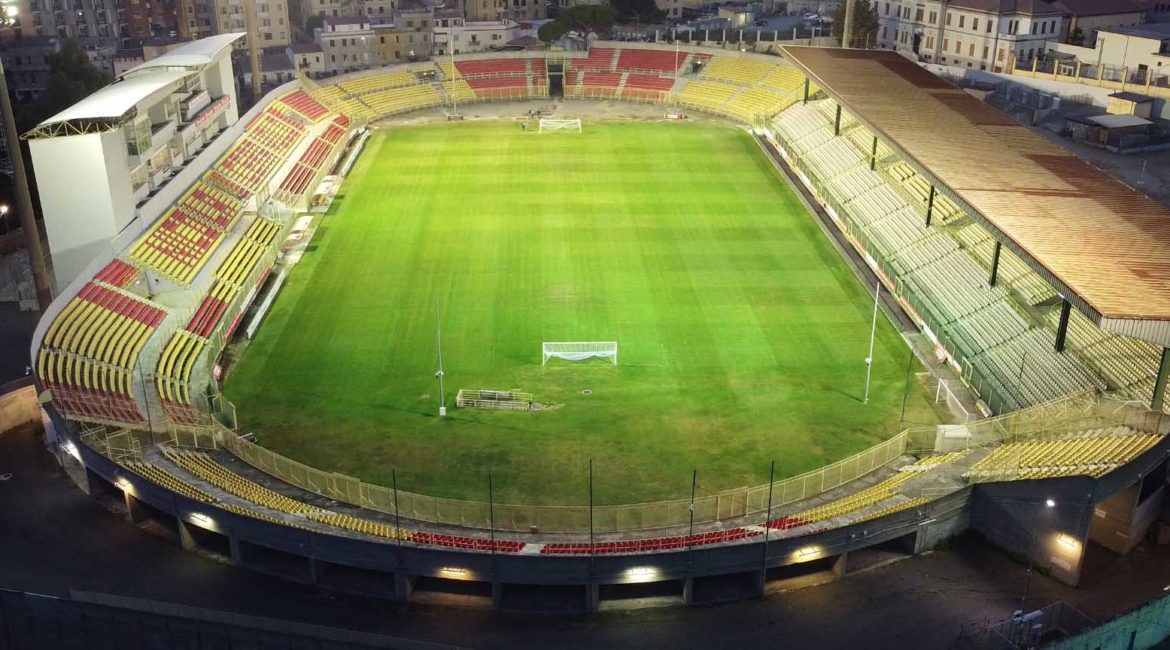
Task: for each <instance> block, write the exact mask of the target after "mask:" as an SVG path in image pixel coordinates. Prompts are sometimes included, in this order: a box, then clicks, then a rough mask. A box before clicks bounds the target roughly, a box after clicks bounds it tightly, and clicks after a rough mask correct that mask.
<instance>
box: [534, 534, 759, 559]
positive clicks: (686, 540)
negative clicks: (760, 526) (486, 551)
mask: <svg viewBox="0 0 1170 650" xmlns="http://www.w3.org/2000/svg"><path fill="white" fill-rule="evenodd" d="M763 534H764V532H763V531H762V530H755V529H748V528H732V529H730V530H719V531H713V532H709V533H696V534H694V535H675V536H673V537H653V538H650V539H632V540H627V541H620V542H597V543H595V544H592V545H590V544H574V543H552V544H545V545H544V546H543V547H541V549H540V552H541V554H544V555H590V554H595V555H611V554H615V553H654V552H660V551H670V550H677V549H681V548H689V547H693V546H707V545H710V544H726V543H728V542H734V541H738V540H742V539H748V538H750V537H756V536H758V535H763Z"/></svg>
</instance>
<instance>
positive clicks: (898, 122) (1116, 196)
mask: <svg viewBox="0 0 1170 650" xmlns="http://www.w3.org/2000/svg"><path fill="white" fill-rule="evenodd" d="M781 49H782V51H783V53H784V55H785V56H786V57H787V58H788V59H789V60H790V61H792V62H793V63H794V64H795V65H796V66H797V67H798V68H800V69H801V70H802V71H804V73H805V74H806V75H807V76H808V77H809V78H810V79H811V80H812V82H813V83H815V84H816V85H817V87H819V88H822V89H823V90H824V91H825V92H826V93H828V94H829V95H830V96H831V97H833V98H834V99H835V100H836V101H837V102H838V103H840V104H841V105H842V106H843V107H845V108H846V109H848V110H849V111H850V112H851V113H852V114H853V115H854V116H855V117H856V118H857V119H858V120H860V121H861V122H862V123H864V124H866V125H867V126H868V127H869V128H870V130H871V131H872V132H873V133H874V134H876V135H878V136H879V137H881V138H882V139H884V140H885V141H886V142H887V144H889V146H890V147H891V148H892V149H893V150H894V151H896V152H898V153H899V154H900V155H901V156H902V157H903V158H904V159H905V160H906V161H907V162H908V163H910V164H911V165H912V166H914V167H915V168H917V169H918V171H919V172H921V173H922V174H924V175H925V176H926V177H927V178H929V179H932V182H933V183H934V185H935V186H936V187H938V189H939V191H941V192H943V193H944V194H945V195H946V196H948V198H951V199H953V200H955V201H956V202H957V203H958V204H959V205H960V206H962V207H964V208H965V209H966V210H967V212H968V213H969V214H971V215H972V216H973V217H974V218H975V219H976V220H977V221H979V222H980V223H981V224H982V225H983V226H984V227H985V228H987V229H988V230H989V231H990V232H991V233H992V235H994V236H995V237H996V238H997V239H999V240H1000V241H1001V242H1003V244H1004V245H1005V246H1007V247H1008V248H1009V249H1011V250H1012V251H1013V252H1015V253H1016V254H1017V255H1018V256H1020V257H1021V259H1023V260H1024V261H1025V262H1026V263H1027V264H1028V265H1030V266H1031V267H1032V268H1033V269H1035V270H1036V271H1037V272H1038V273H1040V274H1041V276H1043V277H1044V278H1045V279H1047V280H1048V281H1049V282H1050V283H1051V284H1052V286H1053V287H1054V288H1055V289H1056V290H1057V291H1059V292H1060V293H1061V294H1062V295H1063V296H1064V297H1065V298H1066V299H1068V300H1069V301H1070V302H1071V303H1072V304H1073V305H1075V306H1076V307H1077V308H1078V309H1080V310H1081V311H1082V312H1084V313H1085V314H1086V315H1087V316H1088V317H1089V318H1091V319H1092V320H1093V321H1094V322H1096V323H1098V324H1099V325H1100V326H1101V327H1102V328H1104V329H1107V330H1111V331H1114V332H1117V333H1120V334H1125V335H1127V336H1132V337H1135V338H1141V339H1144V340H1147V341H1151V342H1154V343H1157V344H1159V345H1163V346H1170V208H1167V206H1165V205H1163V204H1162V203H1159V202H1157V201H1155V200H1153V199H1151V198H1150V197H1148V196H1146V195H1145V194H1143V193H1141V192H1139V191H1137V190H1135V189H1133V188H1131V187H1129V186H1127V185H1125V184H1124V183H1122V182H1120V181H1118V180H1117V179H1115V178H1113V177H1111V176H1109V175H1108V174H1106V173H1105V172H1103V171H1101V170H1100V169H1097V168H1096V167H1094V166H1092V165H1090V164H1089V163H1087V162H1085V161H1084V160H1081V159H1080V158H1077V157H1076V156H1074V155H1072V154H1070V153H1069V152H1067V151H1065V150H1064V149H1062V148H1061V147H1060V146H1058V145H1056V144H1053V143H1051V142H1049V141H1048V140H1046V139H1044V138H1042V137H1041V136H1039V135H1037V134H1036V133H1034V132H1032V131H1031V130H1030V129H1028V128H1027V127H1025V126H1023V125H1021V124H1019V123H1018V122H1016V121H1014V120H1012V119H1011V118H1009V117H1007V116H1006V115H1004V114H1002V113H1000V112H998V111H997V110H995V109H994V108H992V107H990V106H988V105H986V104H984V103H982V102H980V101H979V100H978V99H976V98H974V97H972V96H971V95H969V94H967V93H966V92H964V91H962V90H960V89H959V88H957V87H955V86H953V85H952V84H950V83H947V82H946V81H944V80H942V79H939V78H938V77H936V76H934V75H933V74H931V73H930V72H928V71H926V70H924V69H923V68H921V67H919V66H918V64H916V63H914V62H912V61H910V60H908V59H905V58H903V57H902V56H900V55H898V54H897V53H895V52H888V51H863V50H843V49H822V48H808V47H783V48H781Z"/></svg>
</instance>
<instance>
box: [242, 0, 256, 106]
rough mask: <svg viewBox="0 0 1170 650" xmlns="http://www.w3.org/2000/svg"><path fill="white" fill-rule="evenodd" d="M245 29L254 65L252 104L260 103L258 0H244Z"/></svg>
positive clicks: (250, 57) (251, 61)
mask: <svg viewBox="0 0 1170 650" xmlns="http://www.w3.org/2000/svg"><path fill="white" fill-rule="evenodd" d="M243 9H244V31H246V32H247V33H248V59H249V62H250V63H251V66H252V105H256V104H259V103H260V45H259V41H260V34H259V32H258V31H257V29H256V0H244V7H243Z"/></svg>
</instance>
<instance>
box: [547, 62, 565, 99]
mask: <svg viewBox="0 0 1170 650" xmlns="http://www.w3.org/2000/svg"><path fill="white" fill-rule="evenodd" d="M548 96H549V97H559V98H562V99H563V98H564V96H565V64H564V63H552V62H551V61H550V62H549V63H548Z"/></svg>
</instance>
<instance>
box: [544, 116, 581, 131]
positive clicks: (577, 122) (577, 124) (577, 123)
mask: <svg viewBox="0 0 1170 650" xmlns="http://www.w3.org/2000/svg"><path fill="white" fill-rule="evenodd" d="M554 131H571V132H573V133H580V132H581V119H580V118H575V119H571V120H556V119H551V118H547V117H542V118H540V131H539V132H540V133H552V132H554Z"/></svg>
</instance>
